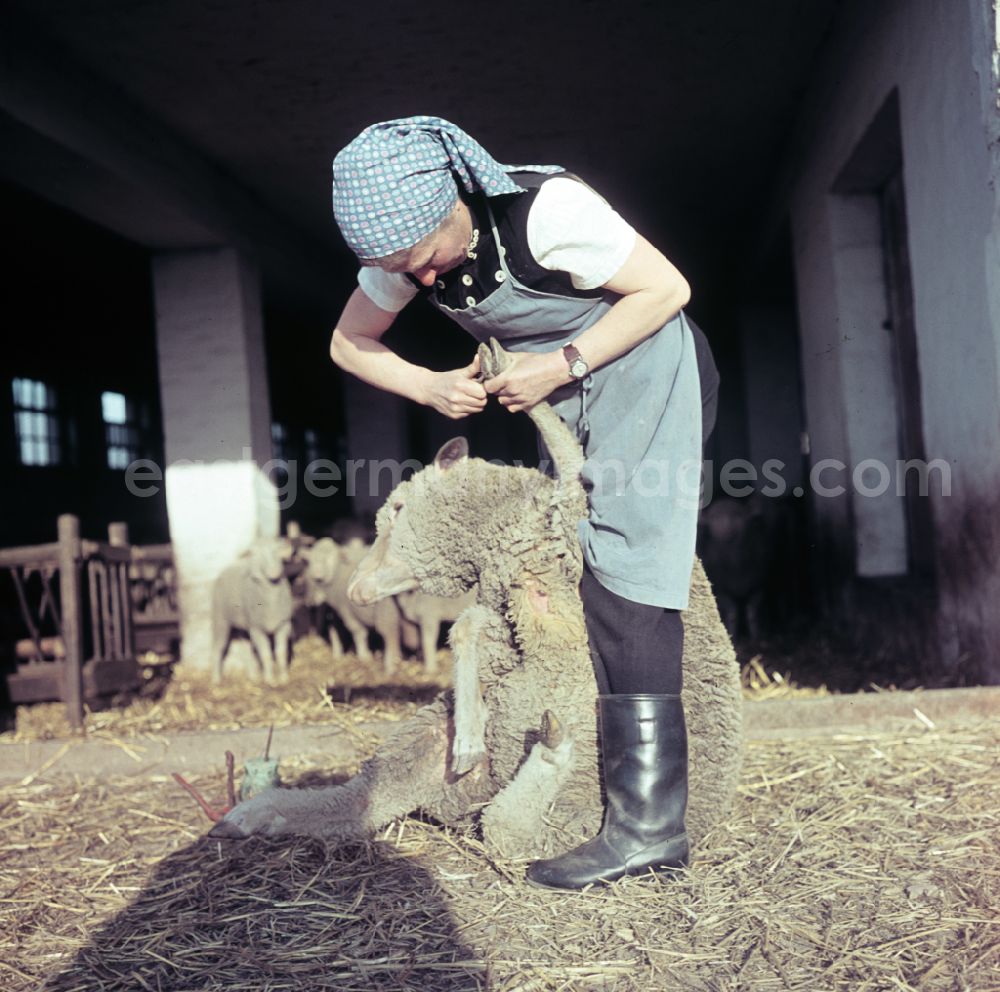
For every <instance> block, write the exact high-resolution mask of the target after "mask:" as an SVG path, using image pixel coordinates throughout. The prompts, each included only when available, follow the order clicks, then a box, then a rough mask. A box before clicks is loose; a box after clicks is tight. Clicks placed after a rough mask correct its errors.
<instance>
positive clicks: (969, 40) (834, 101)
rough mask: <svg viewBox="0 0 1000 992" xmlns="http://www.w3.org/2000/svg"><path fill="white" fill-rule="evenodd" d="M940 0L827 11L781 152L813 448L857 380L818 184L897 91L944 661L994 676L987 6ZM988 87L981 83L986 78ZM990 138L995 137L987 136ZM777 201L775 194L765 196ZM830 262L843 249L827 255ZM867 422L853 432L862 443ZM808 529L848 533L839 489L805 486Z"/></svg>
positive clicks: (995, 504) (832, 451)
mask: <svg viewBox="0 0 1000 992" xmlns="http://www.w3.org/2000/svg"><path fill="white" fill-rule="evenodd" d="M987 6H988V5H987V4H986V3H982V2H981V3H976V2H975V0H970V2H968V3H961V2H953V0H881V2H879V3H877V4H871V3H862V2H852V3H850V4H848V5H846V6H845V7H844V9H843V10H842V11H841V13H840V15H838V20H837V24H836V26H835V30H834V34H833V37H832V38H831V42H830V44H829V46H828V49H827V52H826V57H825V59H824V60H823V61H822V63H821V64H820V65H819V66H817V71H816V75H815V78H814V83H813V85H812V86H811V88H810V91H809V93H808V94H807V96H806V99H805V101H804V105H803V108H802V114H801V118H800V124H799V127H798V129H797V132H796V134H795V138H794V141H793V142H792V146H791V147H792V149H793V150H792V152H791V153H790V157H789V159H788V161H787V162H786V163H785V171H786V172H787V173H788V174H789V175H790V177H791V178H790V182H789V184H788V188H787V189H786V190H785V197H784V200H783V204H784V206H785V207H787V208H788V209H790V212H791V220H792V229H793V242H794V248H795V264H796V280H797V289H798V305H799V318H800V326H801V333H802V361H803V380H804V388H805V394H806V395H805V402H806V411H807V413H806V415H807V422H808V427H809V431H810V435H811V441H812V458H813V462H814V463H816V462H817V461H819V460H820V459H823V458H835V459H843V460H845V461H849V460H850V459H851V458H852V457H853V456H854V455H855V454H856V453H858V438H859V435H858V432H857V431H856V430H854V428H855V427H856V426H857V422H858V419H859V418H858V417H856V416H854V415H853V414H854V413H855V412H857V411H860V412H861V415H862V418H863V413H864V411H865V409H866V408H867V403H866V400H865V396H864V391H865V390H866V389H867V388H869V383H867V382H866V381H865V377H864V376H860V375H858V374H857V373H858V372H859V364H858V361H857V358H858V356H856V355H852V349H851V347H849V346H848V347H845V334H848V335H849V334H850V331H851V327H850V322H851V320H852V319H853V316H852V313H851V308H850V307H849V306H848V305H847V301H845V300H844V298H843V294H842V293H841V292H839V291H838V287H839V286H840V285H841V280H842V279H843V276H844V272H843V267H842V264H841V266H840V269H839V271H838V256H837V246H838V237H837V217H836V213H837V211H838V210H839V209H841V207H842V204H838V203H837V200H836V198H835V197H833V196H831V190H832V188H833V186H834V183H835V181H836V178H837V176H838V174H839V172H840V170H841V169H842V168H843V166H844V164H845V163H846V162H847V160H848V158H849V156H850V154H851V152H852V151H853V149H854V148H855V146H856V145H857V143H858V141H859V139H860V138H861V136H862V135H863V134H864V132H865V130H866V128H867V127H868V125H869V124H870V122H871V121H872V119H873V118H874V116H875V114H876V111H877V110H878V109H879V108H880V106H881V105H882V104H883V102H884V101H885V100H886V98H887V97H888V96H889V94H890V93H891V91H892V89H893V88H894V87H898V91H899V107H900V120H901V132H902V146H903V178H904V186H905V193H906V209H907V215H908V222H909V239H910V243H909V255H910V262H911V265H912V279H913V289H914V309H915V322H916V329H917V348H918V356H919V364H920V370H921V383H922V402H923V415H924V423H923V432H924V439H925V444H926V448H927V456H928V459H945V460H946V461H947V462H948V463H949V465H950V466H951V470H952V488H951V494H950V495H947V496H936V497H932V498H933V499H934V517H935V522H936V527H937V542H938V547H937V553H938V563H939V577H940V580H941V592H942V620H943V623H942V631H943V640H942V651H943V654H944V658H943V661H944V663H945V664H946V665H947V664H955V663H957V662H958V661H959V659H960V658H962V657H963V656H964V657H966V658H967V657H969V656H972V655H974V656H975V657H976V658H978V659H980V660H982V662H983V664H984V665H985V666H986V667H987V668H988V670H989V671H990V672H991V673H992V674H991V677H992V678H993V679H994V680H997V681H1000V647H998V645H1000V611H996V610H995V603H996V602H997V601H998V600H1000V524H998V523H996V522H995V521H998V520H1000V401H998V395H1000V387H998V366H1000V298H998V292H1000V265H998V264H997V262H998V259H1000V248H998V238H1000V234H998V216H1000V213H998V199H997V197H998V184H1000V170H998V162H1000V154H998V152H997V147H996V144H995V142H996V140H997V137H998V135H1000V125H998V124H997V120H996V117H995V115H996V102H995V98H994V99H993V100H991V99H990V98H989V93H990V87H991V86H992V87H995V84H996V78H997V70H996V68H995V65H994V62H993V56H994V53H995V50H996V48H995V46H996V38H995V34H992V35H991V33H990V32H991V30H993V31H995V27H996V20H995V13H994V12H993V11H992V10H991V11H990V15H991V16H984V15H986V10H987ZM993 93H994V94H995V89H994V90H993ZM991 142H993V143H994V144H993V145H992V147H991ZM779 209H780V208H779ZM842 262H843V256H841V258H840V263H842ZM880 432H881V428H879V429H878V430H875V429H872V430H869V431H866V432H865V433H866V434H867V440H866V441H865V443H866V444H867V443H870V442H872V441H873V439H874V438H876V436H877V435H878V434H879V433H880ZM815 509H816V518H817V520H818V521H819V522H820V525H821V527H823V528H825V529H827V530H828V532H829V533H831V534H834V535H836V536H837V537H839V538H840V539H841V540H842V539H843V537H844V535H845V534H852V533H853V527H852V512H851V510H852V508H851V497H850V496H849V494H847V493H845V495H844V496H842V497H840V498H839V499H817V500H816V502H815Z"/></svg>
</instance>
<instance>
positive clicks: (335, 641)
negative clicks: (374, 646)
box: [305, 537, 402, 675]
mask: <svg viewBox="0 0 1000 992" xmlns="http://www.w3.org/2000/svg"><path fill="white" fill-rule="evenodd" d="M367 553H368V545H366V544H365V543H364V542H363V541H361V540H360V539H359V538H352V539H351V540H349V541H348V542H347V543H346V544H337V543H336V542H335V541H334V540H333V539H332V538H329V537H324V538H321V539H320V540H318V541H317V542H316V543H315V544H314V545H313V546H312V547H311V548H310V549H309V550H308V553H307V555H306V557H307V559H308V564H307V566H306V571H305V582H306V596H307V602H308V603H309V605H310V606H321V605H324V604H325V605H326V606H329V607H330V609H332V610H333V611H334V612H335V613H336V614H337V616H338V617H340V619H341V621H342V622H343V624H344V626H345V627H346V628H347V631H348V633H349V634H350V636H351V640H352V642H353V644H354V653H355V654H356V655H357V656H358V658H360V659H361V660H362V661H370V660H371V657H372V653H371V649H370V648H369V646H368V631H369V630H374V631H375V632H376V633H377V634H379V636H380V637H381V638H382V641H383V644H384V649H383V652H382V665H383V668H384V670H385V673H386V674H387V675H391V674H392V673H393V672H394V671H395V670H396V669H397V668H398V667H399V662H400V660H401V658H402V650H401V647H400V613H399V607H398V606H397V605H396V603H395V602H393V600H391V599H387V600H383V601H382V602H379V603H375V604H373V605H371V606H358V605H357V604H355V603H352V602H351V601H350V599H348V597H347V582H348V580H349V579H350V577H351V575H352V573H353V572H354V570H355V568H357V566H358V563H359V562H360V561H361V559H362V558H364V556H365V555H366V554H367ZM330 649H331V650H332V651H333V656H334V657H335V658H340V657H342V656H343V648H342V646H341V643H340V637H339V636H338V635H337V632H336V631H335V630H331V631H330Z"/></svg>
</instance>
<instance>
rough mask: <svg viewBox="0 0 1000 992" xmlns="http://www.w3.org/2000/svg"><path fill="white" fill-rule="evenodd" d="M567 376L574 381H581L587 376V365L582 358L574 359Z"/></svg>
mask: <svg viewBox="0 0 1000 992" xmlns="http://www.w3.org/2000/svg"><path fill="white" fill-rule="evenodd" d="M569 374H570V375H571V376H573V378H574V379H582V378H583V377H584V376H585V375H586V374H587V363H586V362H585V361H584V360H583V359H582V358H578V359H576V361H574V362H573V363H572V364H571V365H570V367H569Z"/></svg>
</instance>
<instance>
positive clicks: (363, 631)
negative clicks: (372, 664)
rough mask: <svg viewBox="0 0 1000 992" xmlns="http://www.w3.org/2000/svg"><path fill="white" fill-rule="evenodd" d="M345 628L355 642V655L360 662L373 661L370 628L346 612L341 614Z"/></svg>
mask: <svg viewBox="0 0 1000 992" xmlns="http://www.w3.org/2000/svg"><path fill="white" fill-rule="evenodd" d="M341 619H342V620H343V621H344V626H345V627H346V628H347V630H348V632H349V633H350V635H351V640H352V641H353V642H354V653H355V654H356V655H357V656H358V660H359V661H371V657H372V653H371V649H370V648H369V647H368V628H367V627H366V626H365V625H364V624H363V623H362V622H361V621H360V620H358V618H357V617H354V616H351V615H350V614H349V613H347V612H345V613H343V614H341Z"/></svg>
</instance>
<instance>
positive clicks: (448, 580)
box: [348, 438, 486, 604]
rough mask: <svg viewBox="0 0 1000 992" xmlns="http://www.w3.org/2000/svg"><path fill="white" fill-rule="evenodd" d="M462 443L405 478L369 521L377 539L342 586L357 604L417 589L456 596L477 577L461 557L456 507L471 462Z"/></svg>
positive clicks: (463, 529)
mask: <svg viewBox="0 0 1000 992" xmlns="http://www.w3.org/2000/svg"><path fill="white" fill-rule="evenodd" d="M468 456H469V448H468V443H467V442H466V440H465V438H455V439H453V440H451V441H449V442H447V444H445V445H444V446H443V447H442V448H441V450H440V451H439V452H438V453H437V456H436V458H435V459H434V462H433V464H431V465H428V466H427V467H426V468H425V469H423V470H422V471H421V472H418V473H417V474H416V475H414V476H413V477H412V478H411V479H408V480H407V481H405V482H402V483H400V484H399V485H398V486H397V487H396V488H395V489H394V490H393V491H392V493H391V494H390V495H389V498H388V499H387V500H386V501H385V503H384V504H383V506H382V508H381V509H380V510H379V512H378V515H377V517H376V520H375V525H376V530H377V534H378V536H377V537H376V539H375V543H374V544H373V545H372V547H371V549H370V550H369V552H368V554H367V555H366V556H365V558H364V559H363V560H362V562H361V563H360V564H359V566H358V569H357V571H356V572H355V573H354V576H353V578H352V579H351V582H350V584H349V585H348V595H349V596H350V598H351V599H352V600H353V601H354V602H356V603H359V604H369V603H374V602H376V601H377V600H380V599H384V598H385V597H386V596H392V595H395V594H397V593H401V592H406V591H409V590H411V589H421V590H423V591H424V592H428V593H431V594H433V595H437V596H449V597H450V596H460V595H462V593H464V592H467V591H468V590H469V589H471V588H472V586H473V585H475V583H476V581H477V578H478V575H477V572H476V569H475V567H474V566H473V564H472V561H471V560H470V557H469V556H468V555H467V554H466V553H465V551H466V548H465V545H464V541H465V540H467V539H468V537H469V535H468V530H469V528H468V522H467V520H465V514H463V512H462V506H463V505H467V503H468V499H467V497H466V498H463V493H462V492H461V490H462V489H464V488H467V482H468V474H469V471H468V470H469V466H470V464H472V465H486V463H485V462H471V463H470V460H469V457H468Z"/></svg>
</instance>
